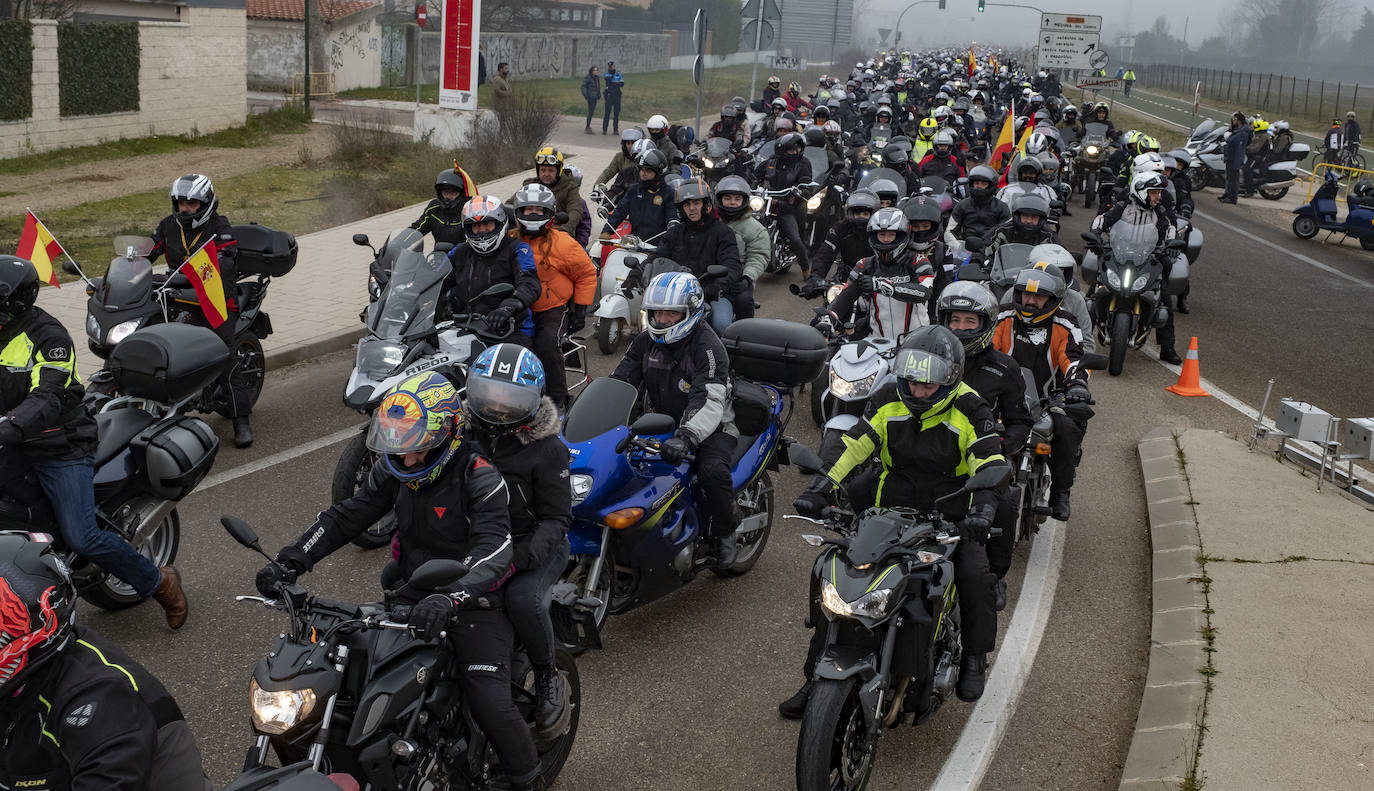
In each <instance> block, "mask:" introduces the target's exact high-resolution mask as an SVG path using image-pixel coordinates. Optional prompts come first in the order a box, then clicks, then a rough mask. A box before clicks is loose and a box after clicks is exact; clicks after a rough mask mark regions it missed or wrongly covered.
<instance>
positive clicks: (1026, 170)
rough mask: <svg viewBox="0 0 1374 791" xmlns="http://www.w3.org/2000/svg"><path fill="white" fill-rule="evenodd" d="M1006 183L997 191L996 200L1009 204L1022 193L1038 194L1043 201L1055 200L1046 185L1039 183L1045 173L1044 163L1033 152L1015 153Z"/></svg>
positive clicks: (1054, 196)
mask: <svg viewBox="0 0 1374 791" xmlns="http://www.w3.org/2000/svg"><path fill="white" fill-rule="evenodd" d="M1007 172H1008V175H1007V184H1006V186H1005V187H1002V189H1000V190H998V191H997V198H998V200H1000V201H1002V202H1003V203H1005V204H1007V205H1008V206H1011V205H1012V204H1013V203H1015V202H1016V199H1017V198H1019V197H1021V196H1022V195H1026V194H1030V195H1039V196H1040V197H1042V198H1044V199H1045V203H1047V204H1048V203H1049V202H1050V201H1052V200H1055V199H1056V198H1057V197H1058V196H1056V195H1054V194H1053V193H1052V192H1051V191H1050V188H1049V186H1048V185H1046V184H1041V183H1040V177H1041V176H1043V175H1044V174H1045V163H1043V162H1041V161H1040V157H1037V156H1035V155H1033V154H1017V157H1016V161H1015V162H1013V163H1012V165H1011V167H1010V168H1008V171H1007Z"/></svg>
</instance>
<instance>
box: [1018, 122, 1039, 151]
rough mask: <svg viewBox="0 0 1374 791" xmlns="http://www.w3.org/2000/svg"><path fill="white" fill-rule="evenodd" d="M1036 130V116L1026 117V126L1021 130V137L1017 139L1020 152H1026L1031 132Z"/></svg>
mask: <svg viewBox="0 0 1374 791" xmlns="http://www.w3.org/2000/svg"><path fill="white" fill-rule="evenodd" d="M1034 131H1035V118H1027V119H1026V128H1025V129H1023V130H1022V131H1021V139H1020V140H1018V141H1016V150H1017V152H1019V153H1022V154H1024V153H1026V143H1027V142H1028V141H1029V140H1030V136H1031V133H1032V132H1034Z"/></svg>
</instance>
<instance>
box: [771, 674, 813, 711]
mask: <svg viewBox="0 0 1374 791" xmlns="http://www.w3.org/2000/svg"><path fill="white" fill-rule="evenodd" d="M815 685H816V682H814V681H807V682H806V683H805V684H802V685H801V689H799V690H797V691H796V692H795V693H793V694H792V697H790V698H788V699H787V700H784V701H783V702H782V703H779V704H778V713H779V714H781V715H782V716H784V717H786V718H787V719H789V720H799V719H801V718H802V715H803V714H805V713H806V702H807V701H808V700H810V699H811V688H812V687H814V686H815Z"/></svg>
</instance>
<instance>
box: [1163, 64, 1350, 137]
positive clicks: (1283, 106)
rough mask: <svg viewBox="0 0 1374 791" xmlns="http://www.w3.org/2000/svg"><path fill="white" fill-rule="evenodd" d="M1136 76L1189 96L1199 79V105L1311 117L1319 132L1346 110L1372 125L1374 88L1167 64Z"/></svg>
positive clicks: (1341, 116) (1280, 75) (1302, 78)
mask: <svg viewBox="0 0 1374 791" xmlns="http://www.w3.org/2000/svg"><path fill="white" fill-rule="evenodd" d="M1140 76H1141V78H1142V84H1143V85H1144V86H1145V87H1148V88H1151V89H1159V90H1163V91H1173V92H1176V93H1178V94H1180V95H1185V96H1186V98H1188V99H1192V98H1193V90H1194V88H1196V87H1197V84H1198V83H1202V101H1203V103H1208V102H1211V103H1214V104H1215V103H1217V102H1227V103H1229V104H1231V105H1235V106H1236V107H1237V109H1240V110H1242V111H1243V112H1247V111H1249V110H1251V109H1255V110H1260V111H1263V112H1270V113H1282V114H1284V115H1285V116H1288V117H1292V118H1303V119H1307V120H1310V121H1312V122H1314V123H1315V124H1316V126H1315V128H1316V129H1318V130H1321V129H1325V128H1326V125H1327V123H1328V122H1329V121H1330V120H1331V119H1332V118H1340V119H1341V120H1342V121H1344V120H1345V114H1346V112H1348V111H1350V110H1354V111H1355V113H1356V116H1357V117H1360V118H1364V117H1368V119H1369V123H1370V126H1371V128H1374V86H1369V85H1360V84H1359V83H1354V84H1352V83H1344V82H1328V81H1326V80H1313V79H1310V78H1305V77H1289V76H1286V75H1283V74H1259V73H1256V72H1246V71H1229V70H1227V69H1209V68H1204V67H1200V66H1182V65H1177V64H1168V63H1156V64H1153V65H1150V66H1146V67H1145V68H1144V69H1143V70H1142V71H1141V74H1140Z"/></svg>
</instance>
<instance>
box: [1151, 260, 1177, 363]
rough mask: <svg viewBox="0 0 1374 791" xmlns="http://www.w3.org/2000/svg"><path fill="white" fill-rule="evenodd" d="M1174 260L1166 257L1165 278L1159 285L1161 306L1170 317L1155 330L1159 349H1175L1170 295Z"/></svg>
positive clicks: (1172, 305)
mask: <svg viewBox="0 0 1374 791" xmlns="http://www.w3.org/2000/svg"><path fill="white" fill-rule="evenodd" d="M1173 262H1174V259H1173V258H1172V257H1170V255H1165V256H1164V277H1163V279H1161V280H1160V284H1159V304H1160V305H1163V306H1164V310H1165V312H1166V313H1167V314H1168V317H1167V318H1165V319H1164V326H1163V327H1160V328H1159V329H1157V330H1155V341H1156V342H1158V343H1159V348H1160V349H1161V350H1162V349H1172V348H1174V343H1175V336H1174V297H1173V294H1171V293H1169V273H1170V272H1172V271H1173V268H1174V266H1173Z"/></svg>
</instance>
